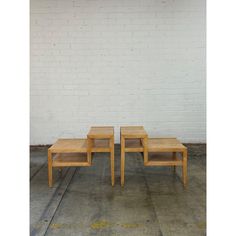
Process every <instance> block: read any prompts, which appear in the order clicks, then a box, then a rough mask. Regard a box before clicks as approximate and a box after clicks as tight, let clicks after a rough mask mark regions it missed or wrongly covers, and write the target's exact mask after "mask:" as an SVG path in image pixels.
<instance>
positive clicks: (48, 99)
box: [30, 0, 206, 145]
mask: <svg viewBox="0 0 236 236" xmlns="http://www.w3.org/2000/svg"><path fill="white" fill-rule="evenodd" d="M205 75H206V73H205V0H31V99H30V100H31V105H30V106H31V112H30V113H31V141H30V142H31V144H32V145H34V144H50V143H53V142H54V141H55V140H56V139H57V138H59V137H84V136H85V135H86V133H87V132H88V129H89V127H90V126H92V125H113V126H115V128H116V130H115V131H116V142H118V140H119V127H120V126H122V125H144V126H145V128H146V130H147V131H148V133H149V135H150V136H155V135H164V136H177V137H179V138H180V139H181V140H182V141H184V142H205V141H206V140H205V138H206V129H205V123H206V118H205V115H206V112H205V110H206V105H205V103H206V94H205Z"/></svg>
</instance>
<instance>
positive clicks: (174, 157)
mask: <svg viewBox="0 0 236 236" xmlns="http://www.w3.org/2000/svg"><path fill="white" fill-rule="evenodd" d="M172 159H173V160H176V152H173V154H172ZM173 172H174V173H175V172H176V166H173Z"/></svg>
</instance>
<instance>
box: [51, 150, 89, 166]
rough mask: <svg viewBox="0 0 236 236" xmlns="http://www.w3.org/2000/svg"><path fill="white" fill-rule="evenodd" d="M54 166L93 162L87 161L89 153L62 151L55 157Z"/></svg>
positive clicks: (82, 164) (81, 164) (86, 164)
mask: <svg viewBox="0 0 236 236" xmlns="http://www.w3.org/2000/svg"><path fill="white" fill-rule="evenodd" d="M52 166H53V167H66V166H91V164H89V162H88V161H87V153H60V154H56V155H55V156H54V157H53V163H52Z"/></svg>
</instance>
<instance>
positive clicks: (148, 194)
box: [30, 144, 206, 236]
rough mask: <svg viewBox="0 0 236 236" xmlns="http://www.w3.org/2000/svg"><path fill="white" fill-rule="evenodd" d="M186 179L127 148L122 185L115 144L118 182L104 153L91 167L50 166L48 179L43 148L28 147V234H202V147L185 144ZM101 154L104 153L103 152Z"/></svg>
mask: <svg viewBox="0 0 236 236" xmlns="http://www.w3.org/2000/svg"><path fill="white" fill-rule="evenodd" d="M187 146H188V150H189V162H188V164H189V165H188V174H189V185H188V188H187V189H186V190H185V189H184V188H183V186H182V183H181V180H180V176H181V169H180V168H177V174H173V172H172V171H171V169H170V168H169V167H144V166H143V161H142V159H141V155H140V154H138V153H137V154H135V153H133V154H126V156H127V158H126V172H125V173H126V174H125V187H124V188H121V187H120V150H119V148H120V147H119V145H116V148H115V160H116V163H115V169H116V184H115V187H111V184H110V165H109V159H108V158H106V155H107V154H96V155H95V158H94V162H93V163H94V165H93V166H92V167H81V168H67V169H64V170H63V173H62V176H60V174H59V173H58V171H57V170H54V172H53V173H54V185H53V188H49V187H48V185H47V149H46V148H32V150H31V158H30V160H31V162H30V173H31V180H30V186H31V188H30V193H31V195H30V219H31V222H30V227H31V229H30V230H31V235H50V236H53V235H57V236H62V235H63V236H64V235H65V236H68V235H71V236H73V235H77V236H82V235H83V236H87V235H101V236H110V235H122V236H124V235H126V236H131V235H135V236H142V235H150V236H154V235H157V236H201V235H206V147H205V145H196V144H195V145H193V144H192V145H187ZM101 157H104V158H101Z"/></svg>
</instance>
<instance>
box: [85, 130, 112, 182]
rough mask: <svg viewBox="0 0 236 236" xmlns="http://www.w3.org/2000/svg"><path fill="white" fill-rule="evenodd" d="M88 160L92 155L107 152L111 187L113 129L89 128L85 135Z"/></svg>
mask: <svg viewBox="0 0 236 236" xmlns="http://www.w3.org/2000/svg"><path fill="white" fill-rule="evenodd" d="M87 140H88V158H89V160H91V157H92V153H95V152H107V153H110V159H111V185H112V186H114V184H115V159H114V127H112V126H98V127H91V128H90V131H89V133H88V134H87Z"/></svg>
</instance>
